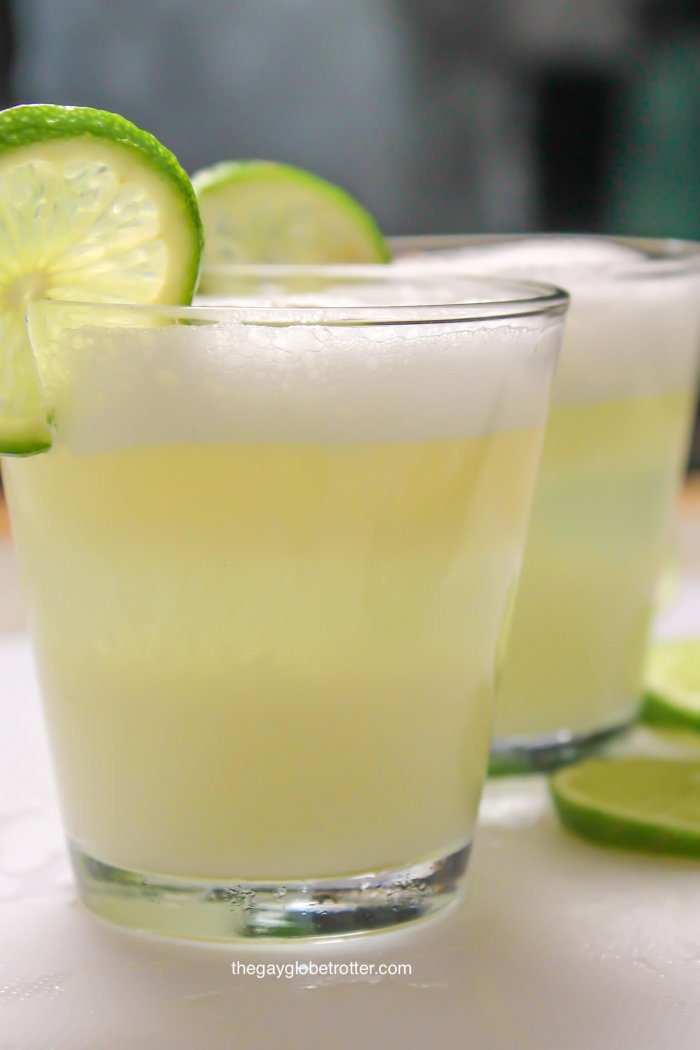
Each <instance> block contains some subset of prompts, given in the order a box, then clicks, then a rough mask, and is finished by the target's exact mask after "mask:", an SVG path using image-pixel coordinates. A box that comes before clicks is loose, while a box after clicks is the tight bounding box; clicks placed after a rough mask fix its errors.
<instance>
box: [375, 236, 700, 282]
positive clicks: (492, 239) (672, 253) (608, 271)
mask: <svg viewBox="0 0 700 1050" xmlns="http://www.w3.org/2000/svg"><path fill="white" fill-rule="evenodd" d="M526 240H539V241H543V240H571V241H601V242H604V243H609V244H618V245H621V246H623V247H629V248H632V249H634V250H635V251H637V252H639V256H640V257H639V259H635V260H628V259H625V260H619V261H617V260H613V261H606V263H605V269H604V271H603V273H602V276H605V277H610V278H623V279H628V278H629V279H633V280H645V279H646V278H650V277H654V278H657V277H665V276H667V277H673V276H677V275H683V274H692V273H694V272H696V271H700V241H694V240H692V239H688V238H683V237H641V236H628V235H627V234H614V233H582V232H578V233H567V232H565V231H561V230H539V231H534V232H528V231H525V232H523V233H466V234H464V233H445V234H408V235H402V236H396V237H390V238H388V243H389V247H390V249H391V251H392V255H393V257H394V258H402V260H403V262H404V264H406V265H408V263H409V256H410V255H412V254H413V253H414V252H415V253H419V252H427V253H432V252H441V251H456V250H459V249H460V248H468V247H476V246H488V245H496V244H509V243H510V244H515V243H517V242H518V241H526ZM598 266H599V263H596V262H591V261H588V260H585V261H578V260H573V261H567V262H566V263H562V264H556V263H555V264H553V265H550V264H549V263H545V264H544V265H543V267H539V266H538V267H537V269H538V272H539V270H540V269H545V270H548V271H549V272H551V273H553V274H556V275H557V279H562V278H563V277H564V275H565V274H569V273H573V274H577V275H578V274H582V275H585V274H587V273H591V272H594V271H595V270H596V268H597V267H598Z"/></svg>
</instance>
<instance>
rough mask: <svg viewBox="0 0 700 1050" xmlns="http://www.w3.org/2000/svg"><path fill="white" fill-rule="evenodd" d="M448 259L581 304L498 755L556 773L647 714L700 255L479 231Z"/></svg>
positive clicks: (502, 710) (523, 591)
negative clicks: (643, 705) (562, 291)
mask: <svg viewBox="0 0 700 1050" xmlns="http://www.w3.org/2000/svg"><path fill="white" fill-rule="evenodd" d="M418 246H420V245H418ZM433 259H434V261H435V262H436V265H437V264H438V263H437V260H436V257H433ZM448 261H450V265H451V266H452V267H453V268H454V270H459V269H460V268H464V269H467V270H469V271H477V270H478V271H485V272H489V273H511V274H512V273H517V274H519V275H520V276H528V277H533V278H534V277H536V278H537V279H546V280H553V281H556V282H557V283H558V284H561V285H562V286H563V287H565V288H567V290H568V291H570V293H571V295H572V300H571V310H570V315H569V318H568V320H567V326H566V333H565V337H564V344H563V347H562V355H561V360H560V363H559V368H558V372H557V378H556V381H555V387H554V395H553V407H552V413H551V416H550V422H549V425H548V430H547V436H546V440H545V447H544V451H543V455H542V465H541V470H540V474H539V477H538V482H537V488H536V493H535V500H534V504H533V513H532V521H531V525H530V531H529V534H528V541H527V545H526V551H525V561H524V566H523V575H522V580H521V586H520V590H519V593H518V600H517V602H516V606H515V612H514V618H513V628H512V633H511V637H510V644H509V648H508V655H507V659H506V662H505V666H504V670H503V676H502V679H501V682H500V685H499V692H498V701H497V713H496V739H495V749H494V768H495V769H505V770H511V769H527V768H546V767H548V766H552V765H557V764H559V763H560V762H562V761H566V760H569V759H572V758H575V757H577V756H578V755H580V754H582V753H583V752H584V751H585V750H586V749H587V748H589V747H591V746H595V745H597V743H599V742H602V741H603V740H604V739H605V738H606V736H607V735H608V734H609V733H610V732H611V731H614V730H616V729H618V728H619V727H621V726H624V725H626V724H628V723H629V722H630V721H631V720H632V719H633V718H634V717H635V715H636V712H637V710H638V708H639V702H640V694H641V688H642V671H643V662H644V652H645V649H646V645H647V642H648V637H649V629H650V625H651V620H652V615H653V612H654V597H655V585H656V579H657V576H658V572H659V568H660V565H661V559H662V555H663V552H664V551H665V550H666V549H667V539H668V529H669V524H670V513H671V508H672V503H673V496H674V493H675V492H676V490H677V487H678V482H679V478H680V475H681V470H682V466H683V461H684V456H685V452H686V447H687V440H688V433H689V428H690V422H691V419H692V410H693V405H694V402H695V378H696V374H697V357H698V349H699V347H700V248H698V247H696V246H693V245H689V244H687V245H684V244H682V243H677V242H656V241H625V242H619V241H615V240H608V239H606V238H591V237H580V238H576V237H565V236H555V235H552V236H549V235H542V236H540V237H524V238H517V237H514V238H500V239H499V238H464V239H463V240H461V241H460V244H459V246H457V245H455V246H454V249H453V250H452V251H451V252H449V253H448V254H444V255H443V254H442V253H440V257H439V265H440V266H441V267H442V266H444V265H445V264H446V263H447V262H448Z"/></svg>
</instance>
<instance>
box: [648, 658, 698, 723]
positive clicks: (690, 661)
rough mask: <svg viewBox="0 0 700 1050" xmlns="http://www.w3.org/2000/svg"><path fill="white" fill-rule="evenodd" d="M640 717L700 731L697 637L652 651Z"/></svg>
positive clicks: (649, 720)
mask: <svg viewBox="0 0 700 1050" xmlns="http://www.w3.org/2000/svg"><path fill="white" fill-rule="evenodd" d="M642 717H643V718H644V720H645V721H646V722H658V723H662V724H663V723H670V724H675V725H684V726H690V727H692V728H693V729H700V638H687V639H684V640H682V641H677V642H665V643H664V644H662V645H655V646H654V647H653V648H652V650H651V652H650V653H649V658H648V660H647V671H646V693H645V697H644V708H643V712H642Z"/></svg>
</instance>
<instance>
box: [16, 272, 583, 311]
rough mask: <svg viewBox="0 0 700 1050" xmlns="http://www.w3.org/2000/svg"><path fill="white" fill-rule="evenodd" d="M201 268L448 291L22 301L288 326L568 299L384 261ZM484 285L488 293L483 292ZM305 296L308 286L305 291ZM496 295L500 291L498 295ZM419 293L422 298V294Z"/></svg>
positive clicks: (529, 285) (554, 290) (551, 304)
mask: <svg viewBox="0 0 700 1050" xmlns="http://www.w3.org/2000/svg"><path fill="white" fill-rule="evenodd" d="M207 272H209V273H212V274H213V273H216V272H221V273H222V274H225V275H226V276H227V277H229V278H230V277H232V276H234V277H236V278H239V279H241V280H255V279H260V280H261V281H274V280H275V279H277V280H278V281H281V280H283V279H284V278H293V279H300V278H302V279H303V278H313V277H318V278H323V279H324V280H327V279H328V278H330V279H331V280H332V281H333V282H334V283H335V284H336V288H335V289H333V290H331V292H330V295H331V296H332V294H333V292H335V293H336V294H337V292H338V291H339V287H338V286H343V285H345V288H344V289H342V288H341V289H340V290H345V292H346V294H347V290H348V289H351V288H352V287H353V286H356V285H358V284H361V283H365V284H374V285H375V286H381V285H385V286H387V287H391V286H397V287H400V286H404V287H406V286H408V287H411V286H414V287H416V288H420V287H421V286H425V287H432V288H436V287H437V289H438V290H439V288H440V285H441V284H447V285H449V294H447V295H445V297H444V298H443V299H437V300H435V299H434V300H433V302H422V301H420V296H416V297H415V301H413V302H410V303H406V302H400V301H396V302H392V301H390V300H389V301H387V302H378V303H365V304H362V305H354V304H351V305H347V304H341V305H337V304H336V305H332V304H330V305H327V304H324V302H323V298H324V297H328V296H329V290H328V288H323V287H321V288H320V289H319V290H318V295H319V300H320V301H319V302H310V303H304V302H302V303H294V302H293V298H294V295H295V292H294V290H293V289H292V290H289V289H287V290H285V291H280V292H278V293H277V295H275V293H273V292H272V291H269V290H268V291H265V290H263V291H262V294H261V291H260V290H258V289H255V290H253V291H252V292H251V290H250V289H248V290H246V291H245V293H241V297H242V298H243V299H244V301H243V302H237V301H236V297H234V296H231V295H230V294H229V293H220V294H217V293H213V294H204V295H197V296H196V297H195V300H194V302H193V303H192V304H191V305H189V304H187V305H185V304H183V305H178V304H160V303H134V302H91V301H89V300H73V299H53V298H52V299H40V300H36V301H35V302H34V303H30V304H29V308H28V310H29V312H30V313H31V312H32V311H33V310H34V309H35V308H36V307H37V306H39V307H40V308H41V309H50V310H53V309H60V308H64V309H68V308H73V309H76V310H80V311H85V312H88V311H89V312H90V313H92V314H94V316H95V318H96V321H97V323H98V324H99V318H100V315H104V317H105V319H107V318H108V317H110V316H111V317H115V316H118V317H123V318H124V319H126V318H127V317H128V316H129V315H133V316H138V315H139V314H140V315H143V316H146V315H147V316H149V317H160V318H163V319H164V320H165V319H173V320H178V319H181V320H190V321H200V322H209V323H217V322H218V323H226V322H228V323H244V324H245V323H247V324H280V323H281V324H288V325H300V326H301V325H316V326H318V325H328V326H333V325H351V324H362V325H368V324H382V325H388V324H392V325H400V324H411V325H415V324H436V323H437V324H442V323H450V322H460V321H462V322H478V321H484V320H506V319H508V318H516V317H522V316H537V315H547V314H550V315H555V316H556V315H558V314H563V313H565V311H566V309H567V307H568V305H569V299H570V297H569V294H568V292H566V291H564V290H563V289H561V288H558V287H557V286H555V285H552V284H550V283H547V282H544V281H530V280H526V279H521V278H519V277H508V276H500V275H494V276H492V275H490V274H478V273H475V274H470V273H464V272H458V273H455V272H454V271H453V270H450V269H447V268H446V269H444V270H443V269H442V268H431V269H430V271H426V272H421V273H420V274H419V273H417V272H415V271H412V270H409V269H408V268H404V267H396V268H394V267H390V266H387V265H386V264H359V263H358V264H342V265H334V264H318V265H291V264H289V265H288V264H284V265H282V264H279V265H278V264H260V265H258V264H236V265H234V266H223V267H208V268H207ZM459 285H464V288H465V291H466V289H467V287H468V286H471V288H472V289H476V288H480V289H481V290H482V294H481V295H478V296H467V295H465V296H464V298H460V297H459V296H456V295H455V294H454V290H455V286H459ZM489 289H491V293H489ZM296 294H298V295H304V297H307V296H308V295H309V294H310V293H309V290H308V289H299V290H298V291H297V293H296ZM311 294H313V292H312V293H311ZM499 294H500V297H499ZM253 296H258V297H259V298H260V299H261V302H259V303H256V302H249V301H247V300H248V299H249V298H252V297H253ZM275 298H279V299H284V298H286V299H290V298H291V299H292V302H291V303H289V302H287V303H284V302H280V303H276V302H268V301H267V300H269V299H272V300H274V299H275ZM426 298H428V296H427V295H426Z"/></svg>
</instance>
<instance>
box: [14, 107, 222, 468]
mask: <svg viewBox="0 0 700 1050" xmlns="http://www.w3.org/2000/svg"><path fill="white" fill-rule="evenodd" d="M201 250H202V226H201V222H200V219H199V213H198V210H197V202H196V198H195V196H194V191H193V189H192V186H191V183H190V181H189V179H188V177H187V175H186V174H185V172H184V171H183V169H182V168H181V167H180V165H179V164H178V162H177V160H176V159H175V157H174V156H173V155H172V153H170V152H169V151H168V150H167V149H166V148H165V147H164V146H162V145H161V144H160V143H159V142H158V140H157V139H155V138H154V137H153V136H152V135H149V134H148V133H147V132H145V131H141V130H140V129H139V128H137V127H135V126H134V125H133V124H131V123H130V122H129V121H128V120H125V119H124V118H123V117H120V116H117V115H116V114H115V113H105V112H103V111H101V110H96V109H86V108H81V107H65V106H48V105H46V106H44V105H37V106H17V107H15V108H14V109H7V110H3V111H2V112H0V454H3V455H28V454H31V453H33V452H40V451H41V450H42V449H45V448H47V447H48V446H49V445H50V444H51V430H50V427H49V425H48V423H47V421H46V413H45V406H44V404H43V399H42V392H41V387H40V384H39V380H38V377H37V372H36V366H35V362H34V358H33V355H32V351H31V347H30V344H29V340H28V337H27V334H26V330H25V320H24V318H25V313H26V310H27V306H28V304H29V302H30V301H31V300H33V299H69V300H86V301H90V302H119V301H122V302H123V301H127V302H136V303H167V302H171V303H175V304H179V303H189V302H190V301H191V297H192V292H193V289H194V286H195V284H196V281H197V277H198V273H199V260H200V255H201Z"/></svg>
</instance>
